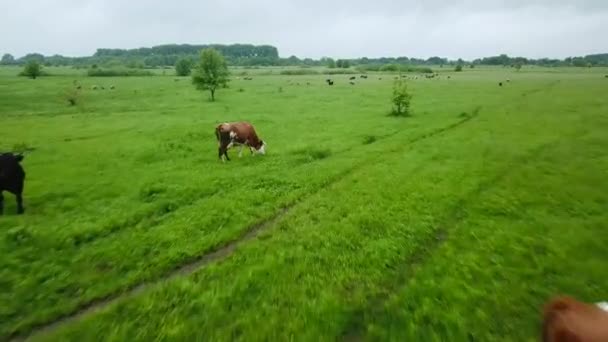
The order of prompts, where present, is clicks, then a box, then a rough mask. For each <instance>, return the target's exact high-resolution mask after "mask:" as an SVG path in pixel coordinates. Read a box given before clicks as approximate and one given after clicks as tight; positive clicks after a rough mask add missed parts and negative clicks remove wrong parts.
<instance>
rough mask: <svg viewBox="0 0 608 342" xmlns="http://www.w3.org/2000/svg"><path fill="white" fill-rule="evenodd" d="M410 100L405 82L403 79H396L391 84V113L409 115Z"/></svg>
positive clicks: (410, 96) (410, 95)
mask: <svg viewBox="0 0 608 342" xmlns="http://www.w3.org/2000/svg"><path fill="white" fill-rule="evenodd" d="M411 100H412V94H410V93H409V91H408V89H407V82H405V80H403V79H398V80H396V81H395V83H394V84H393V96H392V98H391V102H392V103H393V110H392V111H391V115H394V116H408V115H410V103H411Z"/></svg>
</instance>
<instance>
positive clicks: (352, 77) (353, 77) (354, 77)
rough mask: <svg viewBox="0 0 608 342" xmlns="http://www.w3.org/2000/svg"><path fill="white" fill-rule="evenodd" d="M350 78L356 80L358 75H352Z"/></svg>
mask: <svg viewBox="0 0 608 342" xmlns="http://www.w3.org/2000/svg"><path fill="white" fill-rule="evenodd" d="M348 79H349V80H351V81H352V80H356V79H357V76H351V77H349V78H348Z"/></svg>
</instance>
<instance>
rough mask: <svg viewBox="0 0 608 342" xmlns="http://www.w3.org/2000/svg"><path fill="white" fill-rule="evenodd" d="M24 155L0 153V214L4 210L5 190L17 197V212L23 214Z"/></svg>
mask: <svg viewBox="0 0 608 342" xmlns="http://www.w3.org/2000/svg"><path fill="white" fill-rule="evenodd" d="M22 160H23V155H20V154H12V153H0V215H2V214H3V212H4V196H3V195H2V192H3V191H8V192H10V193H12V194H14V195H15V197H16V198H17V213H19V214H23V211H24V209H23V198H22V194H23V184H24V182H25V171H23V167H22V166H21V164H20V162H21V161H22Z"/></svg>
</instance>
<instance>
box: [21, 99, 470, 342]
mask: <svg viewBox="0 0 608 342" xmlns="http://www.w3.org/2000/svg"><path fill="white" fill-rule="evenodd" d="M480 110H481V107H479V106H478V107H475V108H474V109H473V110H472V112H471V114H469V115H467V116H465V117H464V118H462V119H460V120H458V121H456V122H454V123H452V124H450V125H447V126H445V127H442V128H438V129H435V130H433V131H431V132H429V133H425V134H422V135H420V136H417V137H414V138H412V139H410V140H409V141H408V142H407V143H406V144H404V145H403V147H402V148H403V149H405V148H408V147H411V146H412V145H414V144H416V143H418V142H421V141H423V140H427V139H431V138H433V137H435V136H437V135H440V134H444V133H447V132H449V131H450V130H453V129H456V128H458V127H460V126H462V125H463V124H465V123H467V122H469V121H470V120H472V119H474V118H476V117H477V116H478V115H479V112H480ZM397 133H398V132H396V133H394V134H390V135H385V136H383V137H382V139H388V138H391V137H394V136H395V135H396V134H397ZM343 152H347V151H343ZM378 158H379V157H373V158H368V159H366V160H364V161H361V162H359V163H357V164H355V165H353V166H352V167H350V168H348V169H347V170H345V171H343V172H341V173H340V174H338V175H337V176H336V177H333V178H331V179H329V180H328V181H327V182H326V183H325V184H324V187H321V188H319V189H317V190H316V191H314V192H313V193H310V194H308V195H307V196H306V197H304V198H303V199H301V200H299V201H296V202H293V203H291V204H289V205H287V206H285V207H283V208H282V209H281V210H280V211H278V212H276V213H275V214H273V215H272V216H271V217H269V218H267V219H265V220H263V221H261V222H259V223H257V224H255V225H253V226H250V227H249V228H247V229H245V230H244V231H243V234H241V235H240V236H238V237H237V238H236V239H234V240H232V241H230V242H228V243H227V244H224V245H222V246H220V247H217V248H215V249H213V250H212V251H211V252H208V253H205V254H203V255H200V256H198V257H196V258H194V259H193V260H191V261H188V262H186V263H184V264H182V265H180V266H179V267H177V268H175V269H173V270H171V271H170V272H168V273H166V274H164V275H162V276H161V277H159V278H157V279H155V280H153V281H146V282H142V283H140V284H136V285H134V286H132V287H129V288H127V289H125V290H123V291H121V292H118V293H114V294H110V295H108V296H105V297H103V298H99V299H96V300H93V301H91V302H89V303H86V304H84V305H81V306H80V307H79V308H77V309H76V310H75V311H74V312H72V313H71V314H69V315H65V316H62V317H59V318H58V319H57V320H55V321H53V322H50V323H48V324H42V325H38V326H34V327H33V329H32V330H31V331H29V332H28V333H24V334H16V335H13V336H11V339H13V340H22V339H24V338H27V337H28V336H34V335H42V334H46V333H50V332H52V331H53V330H55V329H58V328H59V327H61V326H62V325H66V324H69V323H71V322H73V321H76V320H79V319H81V318H83V317H85V316H87V315H90V314H93V313H95V312H97V311H99V310H102V309H104V308H105V307H108V306H110V305H111V304H113V303H115V302H118V301H120V300H124V299H126V298H129V297H134V296H137V295H138V294H140V293H142V292H144V291H146V290H147V289H148V288H150V287H153V286H155V285H156V284H159V283H163V282H167V281H170V280H172V279H174V278H177V277H185V276H188V275H190V274H192V273H194V272H196V271H198V270H200V269H201V268H204V267H205V266H207V265H208V264H210V263H212V262H216V261H221V260H223V259H225V258H227V257H229V256H230V255H231V254H232V253H233V252H234V251H235V250H236V249H237V248H238V247H239V246H240V245H242V244H244V243H246V242H248V241H250V240H252V239H255V238H256V237H257V236H258V235H259V234H260V233H261V232H262V231H264V230H266V229H269V228H270V227H272V226H273V225H274V224H275V223H276V222H277V221H279V220H281V219H282V218H283V217H284V216H285V215H287V214H289V212H290V210H291V209H292V208H293V207H295V206H296V205H297V204H298V203H300V202H303V201H306V199H307V198H309V197H311V196H313V195H314V194H316V193H318V192H319V191H321V190H322V189H324V188H325V187H327V186H330V185H331V184H334V183H337V182H339V181H340V180H342V179H343V178H344V177H346V176H348V175H349V174H351V173H352V172H354V171H356V170H357V169H358V168H360V167H362V166H364V165H365V164H367V163H368V162H370V159H378ZM444 233H446V231H445V230H438V231H437V233H436V236H435V243H440V241H441V240H443V238H442V236H444ZM429 252H430V250H428V251H424V252H421V253H420V254H423V253H429Z"/></svg>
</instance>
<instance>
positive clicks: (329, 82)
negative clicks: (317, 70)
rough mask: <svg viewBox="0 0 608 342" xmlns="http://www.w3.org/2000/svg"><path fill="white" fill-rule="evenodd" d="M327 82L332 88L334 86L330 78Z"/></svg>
mask: <svg viewBox="0 0 608 342" xmlns="http://www.w3.org/2000/svg"><path fill="white" fill-rule="evenodd" d="M325 82H327V85H330V86H332V85H334V81H332V80H331V79H329V78H328V79H326V80H325Z"/></svg>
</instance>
